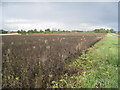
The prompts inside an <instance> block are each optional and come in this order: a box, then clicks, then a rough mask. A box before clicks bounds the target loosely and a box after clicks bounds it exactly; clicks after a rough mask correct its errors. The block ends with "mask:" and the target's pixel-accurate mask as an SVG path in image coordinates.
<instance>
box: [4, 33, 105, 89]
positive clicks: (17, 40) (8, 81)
mask: <svg viewBox="0 0 120 90" xmlns="http://www.w3.org/2000/svg"><path fill="white" fill-rule="evenodd" d="M105 36H106V34H103V33H59V34H42V35H41V34H33V35H18V36H17V35H11V36H2V44H3V45H2V57H3V87H48V86H50V83H51V81H53V80H55V79H56V77H57V76H58V75H60V74H64V73H67V72H66V71H67V70H65V68H64V64H65V63H67V62H71V61H72V60H73V59H75V58H77V57H78V56H79V55H81V54H83V53H85V52H86V51H87V49H88V48H89V47H91V46H92V45H94V44H95V43H96V42H98V41H99V40H101V39H103V38H104V37H105Z"/></svg>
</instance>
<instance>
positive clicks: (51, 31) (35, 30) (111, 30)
mask: <svg viewBox="0 0 120 90" xmlns="http://www.w3.org/2000/svg"><path fill="white" fill-rule="evenodd" d="M11 32H12V31H11ZM16 32H17V33H20V34H33V33H56V32H57V33H61V32H88V33H89V32H93V33H116V31H114V30H113V29H103V28H101V29H95V30H93V31H80V30H70V31H68V30H60V29H58V30H50V29H49V28H48V29H45V30H39V31H38V30H37V29H31V30H28V31H26V30H22V29H21V30H18V31H16ZM0 33H1V34H6V33H9V32H8V31H6V30H0ZM119 33H120V32H119Z"/></svg>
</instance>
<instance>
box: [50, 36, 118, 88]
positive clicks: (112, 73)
mask: <svg viewBox="0 0 120 90" xmlns="http://www.w3.org/2000/svg"><path fill="white" fill-rule="evenodd" d="M65 68H66V69H67V70H68V71H70V72H73V73H72V74H70V73H65V74H64V75H61V76H60V79H59V80H56V81H52V82H51V83H52V84H53V85H52V86H51V88H118V38H117V37H114V36H112V34H107V36H106V37H105V38H104V39H102V40H101V41H99V42H98V43H96V44H95V45H94V46H93V47H92V48H89V50H88V52H87V53H86V54H83V55H82V56H80V57H78V59H76V60H74V61H72V62H70V63H69V64H66V65H65Z"/></svg>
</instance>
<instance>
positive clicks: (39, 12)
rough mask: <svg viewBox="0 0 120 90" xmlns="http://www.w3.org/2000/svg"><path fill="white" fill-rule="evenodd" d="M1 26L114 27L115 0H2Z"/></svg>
mask: <svg viewBox="0 0 120 90" xmlns="http://www.w3.org/2000/svg"><path fill="white" fill-rule="evenodd" d="M0 6H2V27H0V28H3V29H5V30H18V29H25V30H28V29H35V28H36V29H38V30H40V29H46V28H50V29H61V30H63V29H64V30H93V29H96V28H108V29H109V28H113V29H115V30H117V29H118V3H117V2H56V3H55V2H36V3H35V2H16V3H15V2H3V3H2V4H0Z"/></svg>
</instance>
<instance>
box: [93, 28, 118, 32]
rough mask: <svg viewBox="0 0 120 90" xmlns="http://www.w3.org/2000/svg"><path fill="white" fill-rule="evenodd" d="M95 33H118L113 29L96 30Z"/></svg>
mask: <svg viewBox="0 0 120 90" xmlns="http://www.w3.org/2000/svg"><path fill="white" fill-rule="evenodd" d="M94 32H95V33H115V32H116V31H114V30H113V29H107V30H106V29H103V28H101V29H95V30H94Z"/></svg>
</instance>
